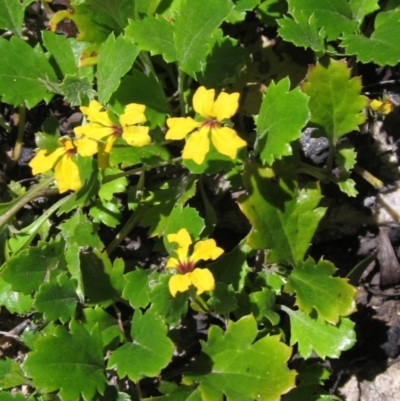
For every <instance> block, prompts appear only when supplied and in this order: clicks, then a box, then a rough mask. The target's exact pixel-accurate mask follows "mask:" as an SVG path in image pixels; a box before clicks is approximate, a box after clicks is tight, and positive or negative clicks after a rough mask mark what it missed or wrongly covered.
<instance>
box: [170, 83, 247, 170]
mask: <svg viewBox="0 0 400 401" xmlns="http://www.w3.org/2000/svg"><path fill="white" fill-rule="evenodd" d="M214 98H215V91H214V89H210V90H207V89H206V88H205V87H204V86H200V88H198V89H197V91H196V93H195V94H194V96H193V108H194V110H195V111H196V112H197V113H198V114H199V115H200V116H201V117H202V121H195V120H194V119H193V118H191V117H173V118H168V120H167V125H168V128H169V130H168V131H167V134H166V136H165V138H166V139H175V140H180V139H183V138H185V137H186V136H187V135H189V134H190V133H191V135H190V136H189V137H188V138H187V140H186V144H185V147H184V149H183V153H182V157H183V158H184V159H191V160H193V161H194V162H195V163H197V164H202V163H203V162H204V159H205V157H206V154H207V153H208V152H209V150H210V134H211V141H212V143H213V145H214V146H215V148H216V149H217V150H218V152H219V153H221V154H223V155H225V156H228V157H230V158H231V159H235V158H236V155H237V152H238V150H239V149H240V148H242V147H244V146H246V141H244V140H243V139H241V138H240V137H239V136H238V134H237V133H236V131H235V130H233V129H232V128H229V127H224V126H222V124H221V123H222V122H223V121H224V120H226V119H230V118H231V117H232V116H233V115H234V114H235V113H236V111H237V109H238V107H239V93H232V94H230V95H229V94H228V93H225V92H221V93H220V94H219V95H218V97H217V100H215V101H214Z"/></svg>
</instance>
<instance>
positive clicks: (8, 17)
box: [0, 0, 27, 38]
mask: <svg viewBox="0 0 400 401" xmlns="http://www.w3.org/2000/svg"><path fill="white" fill-rule="evenodd" d="M26 6H27V4H26V5H25V4H21V2H19V1H12V0H11V1H10V0H0V29H7V30H9V31H11V32H12V33H13V34H14V35H17V36H19V37H20V38H22V22H23V19H24V12H25V7H26Z"/></svg>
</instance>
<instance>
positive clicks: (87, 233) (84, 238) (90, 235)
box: [58, 208, 104, 249]
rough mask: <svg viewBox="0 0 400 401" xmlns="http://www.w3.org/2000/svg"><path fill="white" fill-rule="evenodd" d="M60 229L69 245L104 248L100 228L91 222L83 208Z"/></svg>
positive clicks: (61, 225)
mask: <svg viewBox="0 0 400 401" xmlns="http://www.w3.org/2000/svg"><path fill="white" fill-rule="evenodd" d="M58 228H59V229H61V235H62V236H63V238H64V239H65V240H66V241H67V242H68V243H69V244H76V245H78V246H79V247H90V248H93V249H103V247H104V246H103V243H102V242H101V240H100V237H99V232H98V226H97V225H96V224H93V223H92V222H90V221H89V219H88V218H87V217H86V215H85V214H84V213H83V212H82V209H81V208H79V209H77V210H76V212H75V213H74V214H73V215H72V216H71V217H70V218H68V219H65V220H63V222H62V223H61V224H60V225H59V226H58Z"/></svg>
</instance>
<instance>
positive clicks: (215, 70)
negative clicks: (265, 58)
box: [197, 29, 248, 88]
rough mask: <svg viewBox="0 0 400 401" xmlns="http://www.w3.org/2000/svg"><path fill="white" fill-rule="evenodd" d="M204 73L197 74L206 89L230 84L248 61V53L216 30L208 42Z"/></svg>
mask: <svg viewBox="0 0 400 401" xmlns="http://www.w3.org/2000/svg"><path fill="white" fill-rule="evenodd" d="M210 46H211V52H210V53H209V54H208V56H207V59H206V62H205V68H204V71H203V72H201V73H199V74H198V75H197V76H198V81H199V82H200V83H201V84H202V85H204V86H206V87H207V88H217V87H221V86H224V85H226V84H229V83H232V82H233V81H234V80H235V78H236V76H237V75H239V72H240V70H241V69H242V68H243V66H244V65H245V63H246V61H247V60H248V52H247V51H246V50H245V49H244V48H242V47H239V46H238V42H237V40H235V39H232V38H230V37H229V36H225V37H224V36H223V32H222V30H221V29H217V30H216V31H215V33H214V35H213V37H212V42H211V41H210Z"/></svg>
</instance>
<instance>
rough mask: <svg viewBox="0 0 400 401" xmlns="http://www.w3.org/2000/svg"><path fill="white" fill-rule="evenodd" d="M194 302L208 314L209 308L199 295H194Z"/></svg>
mask: <svg viewBox="0 0 400 401" xmlns="http://www.w3.org/2000/svg"><path fill="white" fill-rule="evenodd" d="M194 302H196V304H197V305H199V306H200V308H201V309H203V310H204V311H205V312H207V313H208V312H210V308H209V307H208V305H207V304H206V302H205V301H204V299H203V298H202V297H201V295H196V298H195V299H194Z"/></svg>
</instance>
